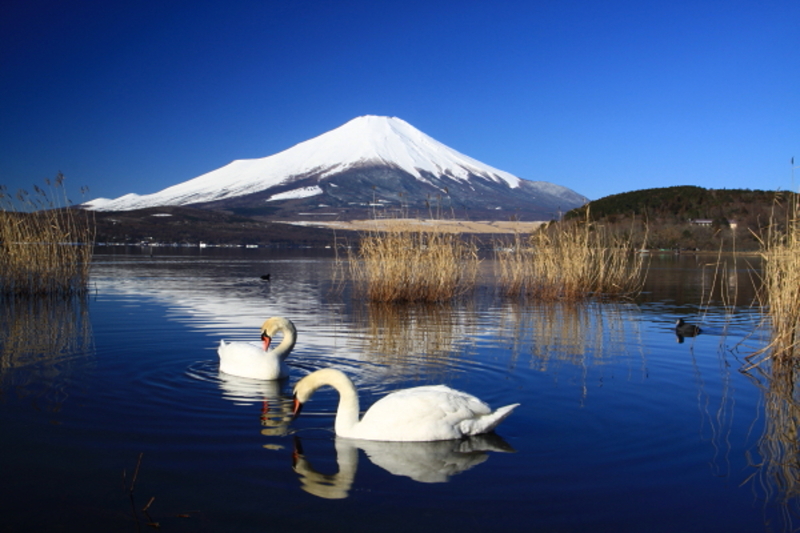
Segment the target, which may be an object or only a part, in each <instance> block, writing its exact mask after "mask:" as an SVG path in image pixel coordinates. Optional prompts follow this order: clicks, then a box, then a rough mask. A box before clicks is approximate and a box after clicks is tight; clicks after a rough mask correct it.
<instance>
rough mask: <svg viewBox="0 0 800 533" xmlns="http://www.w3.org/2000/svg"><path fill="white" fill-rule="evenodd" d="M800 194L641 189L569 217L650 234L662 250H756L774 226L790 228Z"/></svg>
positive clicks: (650, 241)
mask: <svg viewBox="0 0 800 533" xmlns="http://www.w3.org/2000/svg"><path fill="white" fill-rule="evenodd" d="M796 201H797V195H796V194H795V193H792V192H788V191H763V190H750V189H704V188H702V187H694V186H689V185H686V186H679V187H663V188H657V189H642V190H638V191H632V192H627V193H622V194H615V195H612V196H606V197H604V198H601V199H599V200H595V201H592V202H589V203H588V204H586V205H585V206H583V207H580V208H578V209H573V210H572V211H569V212H568V213H566V214H565V216H564V220H586V218H587V212H588V217H589V219H590V220H591V221H592V222H594V223H596V224H603V225H606V226H608V227H610V228H612V229H614V230H615V231H624V232H635V233H637V234H642V235H644V233H645V231H646V234H647V246H648V247H650V248H659V249H700V250H719V249H724V250H733V249H737V250H742V251H746V250H757V249H758V248H759V237H761V236H763V235H764V234H765V231H766V229H767V228H768V227H769V225H770V224H775V225H777V226H778V227H785V225H786V222H787V221H788V220H789V216H790V214H791V213H793V212H794V211H793V210H791V209H790V207H791V206H792V205H793V204H794V203H795V202H796Z"/></svg>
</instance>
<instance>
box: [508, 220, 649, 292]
mask: <svg viewBox="0 0 800 533" xmlns="http://www.w3.org/2000/svg"><path fill="white" fill-rule="evenodd" d="M633 234H634V233H633V232H630V233H627V234H626V233H617V232H611V231H610V230H608V229H607V228H605V227H603V226H596V225H594V224H592V223H591V222H590V221H589V219H588V213H587V219H586V220H585V221H582V222H575V221H569V222H560V223H555V224H550V225H549V226H548V227H543V228H542V229H540V230H538V231H535V232H533V233H532V234H530V235H529V236H527V238H524V237H523V236H521V235H516V236H515V238H514V240H513V241H512V242H511V243H505V245H501V246H499V247H498V252H497V259H498V265H499V269H500V283H501V286H502V288H503V292H504V293H505V294H506V296H520V295H522V296H525V297H531V298H534V299H538V300H549V301H552V300H566V301H577V300H582V299H585V298H587V297H603V298H607V297H613V298H620V297H633V296H635V295H637V294H638V293H639V292H641V290H642V287H643V285H644V280H645V275H646V268H645V267H646V258H645V256H644V255H642V254H637V253H636V252H637V251H638V250H640V249H641V248H642V247H643V246H644V243H643V242H642V243H634V237H633V236H632V235H633Z"/></svg>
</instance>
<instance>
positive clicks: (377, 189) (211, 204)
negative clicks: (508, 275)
mask: <svg viewBox="0 0 800 533" xmlns="http://www.w3.org/2000/svg"><path fill="white" fill-rule="evenodd" d="M587 201H588V199H587V198H586V197H584V196H582V195H580V194H578V193H576V192H575V191H573V190H571V189H568V188H566V187H562V186H560V185H555V184H553V183H549V182H546V181H528V180H524V179H521V178H518V177H516V176H514V175H512V174H509V173H508V172H504V171H502V170H498V169H496V168H494V167H491V166H489V165H486V164H484V163H481V162H480V161H477V160H475V159H472V158H471V157H468V156H466V155H464V154H461V153H459V152H457V151H456V150H454V149H452V148H450V147H448V146H446V145H444V144H442V143H440V142H439V141H437V140H435V139H433V138H432V137H429V136H428V135H426V134H424V133H422V132H421V131H419V130H418V129H416V128H414V127H413V126H411V125H410V124H409V123H407V122H405V121H404V120H401V119H399V118H395V117H380V116H363V117H358V118H355V119H353V120H351V121H350V122H347V123H346V124H344V125H342V126H340V127H338V128H336V129H334V130H331V131H329V132H327V133H324V134H322V135H320V136H318V137H315V138H313V139H310V140H308V141H305V142H302V143H300V144H297V145H295V146H293V147H291V148H289V149H287V150H285V151H283V152H280V153H277V154H275V155H271V156H269V157H265V158H261V159H245V160H237V161H233V162H232V163H230V164H228V165H225V166H224V167H221V168H219V169H217V170H213V171H211V172H209V173H207V174H203V175H201V176H198V177H196V178H194V179H190V180H188V181H185V182H182V183H179V184H177V185H173V186H171V187H168V188H166V189H163V190H161V191H159V192H156V193H153V194H147V195H142V196H140V195H137V194H133V193H131V194H126V195H125V196H121V197H119V198H116V199H113V200H110V199H105V198H98V199H95V200H92V201H90V202H87V203H85V204H83V206H82V207H84V208H87V209H92V210H97V211H130V210H135V209H143V208H150V207H162V206H191V207H197V208H203V209H214V210H223V211H228V212H233V213H237V214H243V215H250V216H261V217H266V218H271V219H279V218H288V219H302V218H318V217H320V216H322V217H324V218H333V217H339V218H342V219H348V218H350V219H352V218H362V217H365V216H370V215H374V214H375V213H376V211H378V212H380V213H381V215H391V216H395V215H397V216H400V215H406V216H407V215H412V214H414V212H415V211H416V212H424V213H430V212H431V210H444V211H445V212H446V213H447V214H448V215H449V214H450V213H451V212H452V213H453V214H455V215H456V217H457V218H461V216H462V215H464V216H466V217H468V218H470V219H473V220H475V219H486V220H502V219H508V218H512V217H516V218H517V219H520V220H522V219H527V220H549V219H552V218H555V217H556V216H557V214H558V212H560V211H568V210H570V209H572V208H574V207H579V206H581V205H583V204H584V203H586V202H587Z"/></svg>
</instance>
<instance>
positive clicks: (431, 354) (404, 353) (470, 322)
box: [354, 303, 477, 378]
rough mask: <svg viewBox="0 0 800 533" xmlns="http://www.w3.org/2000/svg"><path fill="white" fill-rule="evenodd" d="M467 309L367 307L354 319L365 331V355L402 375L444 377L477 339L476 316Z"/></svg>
mask: <svg viewBox="0 0 800 533" xmlns="http://www.w3.org/2000/svg"><path fill="white" fill-rule="evenodd" d="M464 305H465V306H466V307H464V306H462V307H459V308H456V307H454V305H452V304H437V305H392V304H382V303H368V304H366V305H365V306H364V307H363V308H358V309H356V317H355V319H354V321H355V322H356V323H357V324H359V323H360V324H362V327H363V329H364V335H363V349H362V351H363V352H364V353H367V354H370V357H371V358H372V360H373V362H377V363H380V364H383V365H387V366H391V367H392V368H393V369H395V371H398V372H400V373H405V374H410V375H414V374H421V375H424V376H426V377H428V378H430V377H431V376H434V375H441V374H442V373H444V371H445V369H446V368H447V367H448V366H451V364H452V359H453V357H454V354H456V353H458V352H459V350H460V348H461V347H462V345H463V344H464V343H466V342H467V339H471V338H475V337H476V336H477V326H476V313H475V312H473V311H472V310H471V309H470V307H469V305H470V304H464ZM364 315H366V316H364Z"/></svg>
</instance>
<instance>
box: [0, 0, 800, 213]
mask: <svg viewBox="0 0 800 533" xmlns="http://www.w3.org/2000/svg"><path fill="white" fill-rule="evenodd" d="M366 114H374V115H388V116H397V117H400V118H402V119H404V120H406V121H408V122H409V123H411V124H412V125H414V126H415V127H417V128H419V129H420V130H422V131H424V132H425V133H427V134H429V135H431V136H432V137H434V138H436V139H438V140H439V141H441V142H443V143H445V144H447V145H449V146H451V147H452V148H454V149H456V150H458V151H460V152H463V153H465V154H467V155H469V156H471V157H474V158H476V159H478V160H480V161H483V162H484V163H487V164H489V165H492V166H494V167H497V168H500V169H502V170H505V171H508V172H511V173H513V174H515V175H517V176H520V177H522V178H526V179H531V180H545V181H550V182H553V183H557V184H560V185H564V186H567V187H570V188H572V189H574V190H575V191H577V192H579V193H582V194H584V195H586V196H588V197H590V198H592V199H596V198H600V197H603V196H606V195H609V194H616V193H620V192H625V191H630V190H636V189H643V188H651V187H666V186H672V185H699V186H702V187H709V188H751V189H783V190H785V189H791V188H792V187H793V184H792V179H791V169H790V163H789V160H790V158H791V157H793V156H794V157H795V164H796V165H800V2H798V1H797V0H777V1H759V2H756V1H739V0H724V1H703V0H690V1H682V0H665V1H647V0H630V1H617V0H605V1H597V0H576V1H570V0H553V1H515V2H506V1H503V0H492V1H469V0H458V1H436V0H423V1H417V0H403V1H398V2H381V1H374V0H372V1H366V0H364V1H361V0H354V1H349V0H338V1H333V2H331V1H304V0H288V1H287V0H282V1H272V0H252V1H238V0H228V1H225V2H206V1H202V0H192V1H186V2H182V1H176V2H170V1H164V0H156V1H151V0H139V1H135V2H113V1H108V0H102V1H80V0H78V1H73V2H50V1H44V0H10V1H9V0H6V2H4V7H3V10H2V16H0V184H5V185H7V186H8V187H9V189H11V190H16V189H17V188H20V187H21V188H26V189H31V188H32V185H33V184H38V185H41V184H42V183H43V180H44V178H47V177H50V178H52V177H53V176H54V175H55V174H56V172H58V171H62V172H63V173H64V174H65V175H66V176H67V183H68V184H69V193H70V197H71V198H72V200H73V201H80V200H82V198H81V197H80V194H79V193H78V192H77V191H78V188H79V187H81V186H88V187H89V189H90V192H89V194H88V196H87V197H86V198H85V199H90V198H95V197H117V196H120V195H122V194H125V193H128V192H136V193H139V194H146V193H151V192H155V191H157V190H160V189H162V188H164V187H167V186H169V185H173V184H175V183H179V182H182V181H186V180H188V179H191V178H194V177H196V176H198V175H200V174H203V173H205V172H208V171H211V170H214V169H216V168H219V167H221V166H223V165H225V164H227V163H229V162H230V161H232V160H234V159H247V158H258V157H265V156H268V155H272V154H274V153H277V152H279V151H281V150H284V149H286V148H289V147H290V146H292V145H294V144H296V143H298V142H301V141H304V140H306V139H309V138H311V137H314V136H316V135H319V134H321V133H324V132H325V131H328V130H331V129H333V128H336V127H338V126H340V125H341V124H343V123H345V122H347V121H348V120H350V119H352V118H354V117H357V116H360V115H366ZM795 178H796V179H797V181H799V182H800V169H798V170H796V171H795ZM798 185H800V183H798V184H794V188H795V190H796V189H797V187H798Z"/></svg>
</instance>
